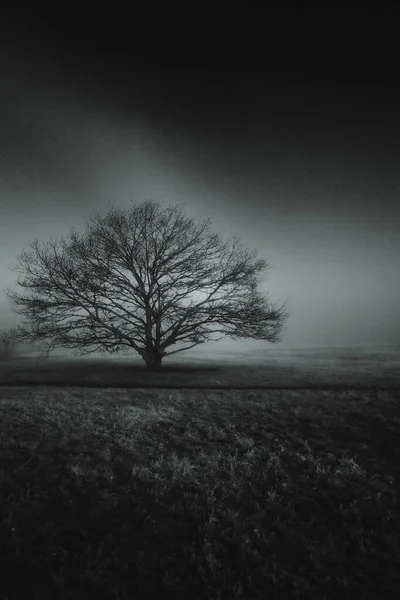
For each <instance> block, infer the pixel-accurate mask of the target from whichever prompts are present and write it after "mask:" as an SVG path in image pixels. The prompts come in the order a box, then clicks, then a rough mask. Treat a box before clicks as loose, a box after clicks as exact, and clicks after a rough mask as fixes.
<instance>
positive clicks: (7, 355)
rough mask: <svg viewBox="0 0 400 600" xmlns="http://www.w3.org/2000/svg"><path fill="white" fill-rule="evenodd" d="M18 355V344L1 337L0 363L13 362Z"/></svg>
mask: <svg viewBox="0 0 400 600" xmlns="http://www.w3.org/2000/svg"><path fill="white" fill-rule="evenodd" d="M15 355H16V344H14V343H13V342H11V341H10V340H7V339H5V338H3V337H0V361H1V362H4V361H6V360H12V359H13V358H15Z"/></svg>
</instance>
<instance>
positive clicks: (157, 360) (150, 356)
mask: <svg viewBox="0 0 400 600" xmlns="http://www.w3.org/2000/svg"><path fill="white" fill-rule="evenodd" d="M143 359H144V361H145V362H146V368H147V369H148V370H149V371H159V370H160V369H161V361H162V356H160V355H159V354H158V352H157V351H156V349H155V348H152V349H151V351H148V352H147V354H146V355H145V356H143Z"/></svg>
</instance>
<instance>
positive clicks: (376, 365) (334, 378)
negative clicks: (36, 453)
mask: <svg viewBox="0 0 400 600" xmlns="http://www.w3.org/2000/svg"><path fill="white" fill-rule="evenodd" d="M178 356H179V359H178V360H174V358H175V357H171V358H166V359H165V360H164V363H163V369H162V372H160V373H157V374H155V373H152V372H146V370H145V363H144V361H143V360H142V359H141V358H140V357H139V356H138V355H133V356H132V357H129V358H128V357H127V356H123V357H118V358H114V357H101V356H97V357H93V356H91V355H89V356H85V357H65V356H64V357H63V356H59V357H57V356H52V357H50V358H49V359H44V360H40V361H39V362H38V361H37V359H33V358H32V357H29V356H28V357H25V358H24V359H21V358H20V359H18V360H14V361H13V360H11V361H7V362H4V363H1V361H0V385H28V386H31V385H39V384H41V385H53V386H62V387H63V386H71V385H77V386H82V385H84V386H87V387H96V388H97V387H113V388H127V387H130V388H147V387H150V388H160V389H166V388H172V389H177V388H185V389H188V388H191V389H199V388H214V389H216V388H218V389H224V388H225V389H232V388H233V389H237V388H240V389H244V388H252V389H254V388H266V387H267V388H269V389H272V388H276V389H283V388H286V389H288V388H292V389H298V388H307V389H313V388H325V389H326V388H335V389H343V390H345V389H349V388H353V389H354V388H357V389H371V388H379V389H393V388H399V387H400V350H399V349H390V350H388V349H386V348H383V349H376V350H375V351H369V352H368V351H365V350H363V349H362V348H360V349H353V350H349V349H346V348H343V349H340V348H339V349H329V350H322V349H319V350H297V351H293V350H292V351H285V350H281V349H276V348H273V349H272V350H270V351H264V352H263V353H260V352H256V351H253V352H246V353H245V354H244V353H242V354H241V353H234V352H226V353H224V354H218V355H217V358H216V359H210V357H207V356H206V355H204V354H201V353H197V354H196V353H193V352H188V353H187V355H185V354H184V353H183V354H181V355H178Z"/></svg>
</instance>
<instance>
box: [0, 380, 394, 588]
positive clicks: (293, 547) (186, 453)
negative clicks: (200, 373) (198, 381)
mask: <svg viewBox="0 0 400 600" xmlns="http://www.w3.org/2000/svg"><path fill="white" fill-rule="evenodd" d="M399 400H400V387H399V388H398V389H397V390H392V391H383V390H380V391H379V390H375V391H374V390H371V391H369V392H366V391H364V392H360V391H356V390H347V391H334V390H330V391H329V390H325V391H324V390H314V391H311V390H297V391H296V390H281V391H273V390H269V391H268V390H265V391H238V390H237V391H233V390H231V391H221V390H219V391H218V390H214V391H211V390H203V391H202V390H197V391H194V390H190V391H189V390H171V391H169V390H165V389H164V390H150V389H149V390H143V389H137V390H122V389H120V390H117V389H114V390H112V389H92V390H91V389H87V388H83V387H80V388H79V387H75V388H68V387H65V388H63V389H62V388H54V387H46V386H35V387H24V388H21V387H17V386H16V387H7V386H3V387H1V388H0V410H1V433H0V452H1V469H0V539H1V560H0V572H1V580H0V586H1V589H0V597H1V598H2V600H15V599H17V598H18V599H19V598H26V597H29V598H31V599H32V600H39V599H41V600H44V599H49V600H50V599H51V600H54V599H61V598H62V599H67V598H68V599H71V600H78V599H79V600H81V599H82V600H83V599H87V598H98V599H113V598H118V599H120V600H123V599H124V600H125V599H126V600H128V599H129V600H131V599H133V598H135V599H147V600H150V599H155V598H157V599H158V598H176V599H185V600H186V599H187V598H193V599H199V600H200V599H204V600H205V599H207V600H214V599H215V600H217V599H221V600H222V599H226V600H231V599H234V598H240V599H243V600H253V599H254V600H256V599H260V600H261V599H262V600H264V599H265V598H285V599H287V598H293V599H294V598H296V599H303V598H304V599H309V598H320V599H332V600H333V599H335V600H336V599H337V598H343V599H353V598H363V600H378V599H389V598H390V599H391V598H395V597H398V595H399V592H400V558H399V557H400V542H399V540H400V514H399V499H400V498H399V495H400V484H399V482H400V403H399ZM27 591H28V592H27ZM27 594H28V595H27Z"/></svg>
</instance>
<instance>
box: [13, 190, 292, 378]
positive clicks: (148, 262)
mask: <svg viewBox="0 0 400 600" xmlns="http://www.w3.org/2000/svg"><path fill="white" fill-rule="evenodd" d="M30 248H31V249H32V251H30V252H26V251H23V252H22V254H21V255H20V256H19V257H18V265H17V267H14V270H15V271H17V272H19V273H20V277H19V278H18V282H17V283H18V285H19V286H21V287H22V288H24V290H25V293H24V294H19V293H17V292H15V291H11V290H9V289H6V293H7V296H8V298H9V299H10V300H11V302H12V303H13V311H14V312H15V313H17V314H19V315H22V317H23V320H22V324H21V325H17V326H16V327H13V328H12V329H10V330H9V332H8V333H7V336H8V339H9V340H13V341H17V342H18V341H23V342H30V343H33V344H34V345H36V346H39V347H41V348H42V349H43V348H44V342H46V341H48V344H47V346H46V352H47V355H48V353H49V351H50V350H52V349H54V348H56V347H61V348H70V349H73V350H74V351H75V352H74V353H75V354H90V353H92V352H108V353H116V352H118V351H120V350H122V349H126V348H131V349H133V350H135V351H136V352H138V353H139V354H140V356H141V357H142V358H143V359H144V361H145V362H146V365H147V367H148V368H154V369H157V368H159V367H160V366H161V361H162V359H163V358H164V357H166V356H171V355H172V354H175V353H177V352H182V351H184V350H188V349H189V348H193V347H194V346H197V345H199V344H202V343H204V342H206V341H210V340H213V338H212V335H213V334H215V333H217V334H218V333H219V334H221V337H219V338H218V339H222V337H224V336H229V337H231V338H232V339H234V340H235V339H238V338H254V339H259V340H268V341H270V342H274V343H275V342H278V341H280V340H279V338H278V333H279V332H280V330H281V328H282V326H283V323H284V320H285V318H286V317H287V316H288V315H287V314H286V313H285V311H284V309H283V306H282V307H280V308H276V307H275V306H273V305H271V304H270V303H269V302H268V301H267V299H266V297H265V296H263V295H262V294H261V293H260V292H259V291H258V290H257V285H258V275H259V274H260V273H261V272H262V271H263V270H265V269H266V268H267V267H269V265H268V264H267V262H266V261H265V260H262V259H257V258H256V252H255V251H250V250H248V249H246V248H245V247H244V246H243V244H242V243H241V241H240V240H239V238H237V237H235V238H233V239H232V240H231V241H223V240H222V239H221V236H220V234H218V233H213V232H212V231H211V230H210V219H205V220H203V222H201V223H200V224H196V223H195V222H194V220H193V219H191V218H188V217H187V216H185V213H184V211H183V209H182V207H181V206H175V207H168V208H163V207H161V205H160V204H158V203H156V202H153V201H148V200H146V201H145V202H143V203H142V204H140V205H133V206H132V207H131V208H129V209H125V210H124V209H117V208H115V207H113V208H111V209H110V210H109V211H108V213H107V214H105V215H103V216H102V215H100V214H99V213H97V214H96V215H95V216H94V217H92V218H91V219H90V220H89V222H87V223H86V225H85V230H84V231H83V232H82V233H79V234H78V233H77V232H76V231H75V229H72V233H70V234H69V237H68V238H67V239H65V238H63V237H61V238H60V239H59V240H55V241H48V242H46V243H42V244H40V243H39V241H38V240H37V239H34V241H33V242H31V243H30ZM195 295H197V297H196V298H195V297H194V296H195ZM184 301H186V303H185V302H184ZM214 341H218V340H214ZM177 342H181V343H183V344H189V345H188V346H184V347H183V348H179V349H177V350H173V351H170V352H167V348H170V347H171V346H173V345H174V344H176V343H177Z"/></svg>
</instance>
